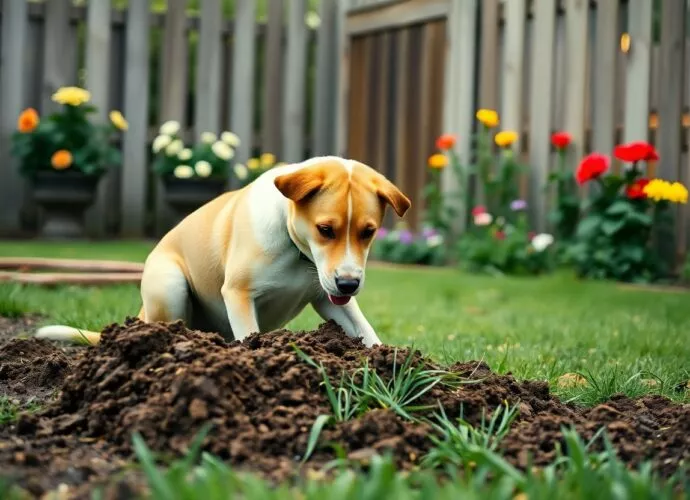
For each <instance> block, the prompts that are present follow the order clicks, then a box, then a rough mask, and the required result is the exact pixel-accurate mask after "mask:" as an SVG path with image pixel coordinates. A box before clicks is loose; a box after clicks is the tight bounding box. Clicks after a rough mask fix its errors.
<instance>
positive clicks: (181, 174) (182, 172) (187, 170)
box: [173, 165, 194, 179]
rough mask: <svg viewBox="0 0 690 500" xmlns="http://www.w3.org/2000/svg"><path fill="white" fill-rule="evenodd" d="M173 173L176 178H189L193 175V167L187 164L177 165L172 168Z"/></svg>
mask: <svg viewBox="0 0 690 500" xmlns="http://www.w3.org/2000/svg"><path fill="white" fill-rule="evenodd" d="M173 175H174V176H175V177H177V178H178V179H189V178H190V177H191V176H193V175H194V169H193V168H192V167H190V166H189V165H178V166H177V167H175V170H173Z"/></svg>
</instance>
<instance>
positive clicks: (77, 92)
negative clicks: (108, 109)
mask: <svg viewBox="0 0 690 500" xmlns="http://www.w3.org/2000/svg"><path fill="white" fill-rule="evenodd" d="M51 99H52V100H53V101H54V102H57V103H60V104H69V105H70V106H79V105H80V104H84V103H85V102H89V100H90V99H91V92H89V91H88V90H84V89H82V88H79V87H60V88H59V89H57V90H56V91H55V93H54V94H53V95H52V97H51Z"/></svg>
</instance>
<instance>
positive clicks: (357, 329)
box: [312, 296, 381, 347]
mask: <svg viewBox="0 0 690 500" xmlns="http://www.w3.org/2000/svg"><path fill="white" fill-rule="evenodd" d="M312 306H313V307H314V309H315V310H316V312H317V313H318V314H319V316H321V317H322V318H323V319H324V320H326V321H328V320H331V319H332V320H333V321H335V322H336V323H338V325H340V327H341V328H342V329H343V330H344V331H345V333H346V334H347V335H348V336H350V337H362V341H363V342H364V345H366V346H367V347H371V346H373V345H375V344H380V343H381V341H380V340H379V338H378V336H377V335H376V332H375V331H374V328H373V327H372V326H371V325H370V324H369V322H368V321H367V318H366V317H364V314H363V313H362V310H361V309H360V308H359V305H358V304H357V301H356V300H355V299H354V298H352V299H350V302H348V303H347V304H345V305H344V306H336V305H335V304H333V303H332V302H331V301H330V300H328V297H326V296H323V297H321V298H319V299H317V300H316V301H315V302H313V303H312Z"/></svg>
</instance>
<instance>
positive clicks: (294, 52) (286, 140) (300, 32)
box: [282, 0, 309, 162]
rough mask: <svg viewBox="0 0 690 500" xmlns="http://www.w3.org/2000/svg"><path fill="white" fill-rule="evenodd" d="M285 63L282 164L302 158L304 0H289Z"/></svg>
mask: <svg viewBox="0 0 690 500" xmlns="http://www.w3.org/2000/svg"><path fill="white" fill-rule="evenodd" d="M289 6H290V7H289V8H290V10H289V13H288V30H287V58H286V61H285V62H286V64H285V66H286V67H285V71H286V75H285V87H284V88H285V105H284V108H283V114H282V129H283V130H282V132H283V155H282V159H283V160H284V161H286V162H298V161H301V160H302V159H304V128H305V127H304V113H305V109H304V103H305V95H306V84H307V79H306V76H307V37H308V34H309V33H308V30H307V25H306V23H305V15H306V13H307V0H290V3H289Z"/></svg>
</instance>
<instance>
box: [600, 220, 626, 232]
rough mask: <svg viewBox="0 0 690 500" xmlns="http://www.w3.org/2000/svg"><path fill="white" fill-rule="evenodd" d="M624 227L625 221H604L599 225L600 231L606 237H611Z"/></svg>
mask: <svg viewBox="0 0 690 500" xmlns="http://www.w3.org/2000/svg"><path fill="white" fill-rule="evenodd" d="M623 227H625V219H606V220H604V222H602V223H601V230H602V231H603V232H604V234H606V235H608V236H613V235H614V234H616V233H617V232H618V231H620V230H621V229H623Z"/></svg>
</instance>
